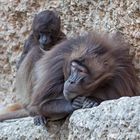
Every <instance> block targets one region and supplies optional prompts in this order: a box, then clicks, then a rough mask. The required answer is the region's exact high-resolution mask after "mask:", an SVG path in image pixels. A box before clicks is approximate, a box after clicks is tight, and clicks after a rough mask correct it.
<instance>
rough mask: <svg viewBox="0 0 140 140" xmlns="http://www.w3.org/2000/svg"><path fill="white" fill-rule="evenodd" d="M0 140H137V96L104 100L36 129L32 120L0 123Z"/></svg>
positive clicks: (139, 134)
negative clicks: (96, 105) (95, 105)
mask: <svg viewBox="0 0 140 140" xmlns="http://www.w3.org/2000/svg"><path fill="white" fill-rule="evenodd" d="M0 139H1V140H7V139H8V140H140V97H122V98H120V99H118V100H111V101H105V102H103V103H101V104H100V105H99V106H98V107H94V108H90V109H80V110H77V111H75V112H74V113H73V114H72V115H71V117H70V119H69V118H67V120H66V121H65V122H64V120H62V121H56V122H49V123H48V125H47V127H43V126H35V125H34V124H33V119H32V118H30V117H29V118H24V119H17V120H9V121H5V122H2V123H0Z"/></svg>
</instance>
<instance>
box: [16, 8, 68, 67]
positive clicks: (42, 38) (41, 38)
mask: <svg viewBox="0 0 140 140" xmlns="http://www.w3.org/2000/svg"><path fill="white" fill-rule="evenodd" d="M64 39H66V36H65V34H64V33H63V32H62V31H61V20H60V17H59V16H58V14H57V13H56V12H54V11H51V10H44V11H42V12H40V13H38V14H37V15H35V17H34V19H33V23H32V32H31V34H30V35H29V37H28V39H27V40H26V41H25V44H24V47H23V51H22V54H21V57H20V60H19V61H18V62H17V69H18V68H19V66H20V64H21V63H22V61H23V59H24V58H25V57H26V55H27V53H28V52H29V51H30V50H31V49H32V48H34V47H35V46H37V47H38V48H39V49H40V50H42V51H48V50H50V49H51V48H52V47H53V46H54V45H55V44H57V43H59V42H60V41H62V40H64Z"/></svg>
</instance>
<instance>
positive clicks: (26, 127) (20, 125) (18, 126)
mask: <svg viewBox="0 0 140 140" xmlns="http://www.w3.org/2000/svg"><path fill="white" fill-rule="evenodd" d="M61 125H62V122H61V121H59V122H51V123H48V126H47V127H45V126H35V125H34V123H33V119H32V118H30V117H27V118H22V119H15V120H8V121H5V122H2V123H0V130H1V131H0V139H1V140H58V138H59V136H58V135H57V133H58V132H59V131H60V127H61Z"/></svg>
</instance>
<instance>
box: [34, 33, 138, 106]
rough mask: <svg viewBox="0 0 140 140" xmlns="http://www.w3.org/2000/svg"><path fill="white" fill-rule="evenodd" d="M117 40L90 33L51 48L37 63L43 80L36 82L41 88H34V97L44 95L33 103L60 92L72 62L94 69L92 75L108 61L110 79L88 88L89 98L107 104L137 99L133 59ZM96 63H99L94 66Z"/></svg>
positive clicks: (125, 46) (120, 41)
mask: <svg viewBox="0 0 140 140" xmlns="http://www.w3.org/2000/svg"><path fill="white" fill-rule="evenodd" d="M119 39H120V38H118V39H116V38H115V39H114V38H110V37H109V35H107V34H105V35H102V36H101V35H98V34H97V33H89V34H88V35H86V36H82V37H81V36H80V37H77V38H76V39H70V40H68V41H65V42H62V43H61V44H59V45H57V47H54V48H53V49H52V50H51V51H50V52H49V55H48V54H46V55H44V56H43V58H42V59H41V60H40V61H39V62H38V63H41V64H43V65H41V67H40V70H39V72H41V73H42V76H40V78H38V80H39V81H40V82H39V83H40V84H39V85H37V86H38V87H41V88H38V87H36V88H35V90H36V91H35V94H36V93H39V92H40V93H44V94H42V95H41V96H40V97H38V95H40V94H36V95H37V96H35V98H34V101H33V102H34V103H35V102H36V101H37V102H39V98H40V100H42V99H43V98H47V97H48V96H49V95H51V94H53V93H54V94H56V93H57V94H56V96H57V95H59V94H61V93H62V92H63V83H64V79H67V77H68V76H69V73H70V70H69V65H70V63H71V61H72V60H78V61H83V60H85V61H86V62H85V63H86V66H87V67H89V69H92V70H93V71H94V69H95V73H94V74H95V75H96V69H97V72H98V70H100V67H102V65H103V64H102V63H103V61H102V60H104V59H107V60H108V64H107V65H109V68H110V70H109V73H110V76H109V77H107V78H106V79H105V80H104V82H99V83H98V84H97V85H96V86H95V87H94V84H95V83H94V82H92V83H91V85H90V87H92V88H91V90H92V91H91V92H92V93H91V92H90V94H89V95H88V96H93V97H95V98H99V99H101V100H108V99H115V98H119V97H121V96H135V95H139V94H140V93H139V90H138V87H139V81H138V78H137V77H136V73H135V69H134V66H133V65H132V58H131V57H130V55H129V46H128V45H127V44H126V43H124V42H123V41H122V40H121V39H120V40H119ZM95 61H99V62H98V63H95ZM93 65H95V67H94V66H93ZM98 67H99V68H98ZM103 69H104V68H103ZM63 71H64V72H63ZM44 72H45V73H47V74H46V77H44ZM105 74H106V73H105ZM46 85H47V86H46ZM58 85H59V86H58ZM37 89H39V90H37ZM40 89H41V90H40ZM88 92H89V91H88ZM36 99H38V100H36ZM35 100H36V101H35ZM35 104H36V103H35Z"/></svg>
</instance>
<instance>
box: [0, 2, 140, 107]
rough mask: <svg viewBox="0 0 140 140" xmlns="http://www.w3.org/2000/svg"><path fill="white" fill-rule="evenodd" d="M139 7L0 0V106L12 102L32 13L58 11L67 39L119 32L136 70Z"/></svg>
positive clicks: (138, 63)
mask: <svg viewBox="0 0 140 140" xmlns="http://www.w3.org/2000/svg"><path fill="white" fill-rule="evenodd" d="M139 8H140V3H139V0H121V1H118V0H113V1H109V0H102V1H99V0H65V1H64V0H10V1H9V0H0V103H3V104H7V103H9V102H14V101H15V100H16V99H15V96H14V93H15V88H14V83H15V73H16V69H15V62H16V59H17V57H18V56H19V55H20V52H21V50H22V47H23V43H24V41H25V39H26V38H27V36H28V34H29V31H30V29H31V23H32V19H33V17H34V15H35V14H36V13H38V12H39V11H42V10H44V9H55V10H56V11H58V12H59V13H60V15H61V19H62V27H63V30H64V32H65V33H66V34H67V35H68V36H75V35H76V34H83V33H85V32H86V31H91V30H94V29H95V30H99V31H108V32H113V31H116V30H118V31H120V32H122V33H123V34H124V37H125V38H126V39H127V40H128V42H129V43H130V44H132V47H131V54H133V55H134V64H135V66H136V67H137V68H139V69H140V9H139ZM139 76H140V72H139ZM5 96H7V97H6V98H5Z"/></svg>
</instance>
